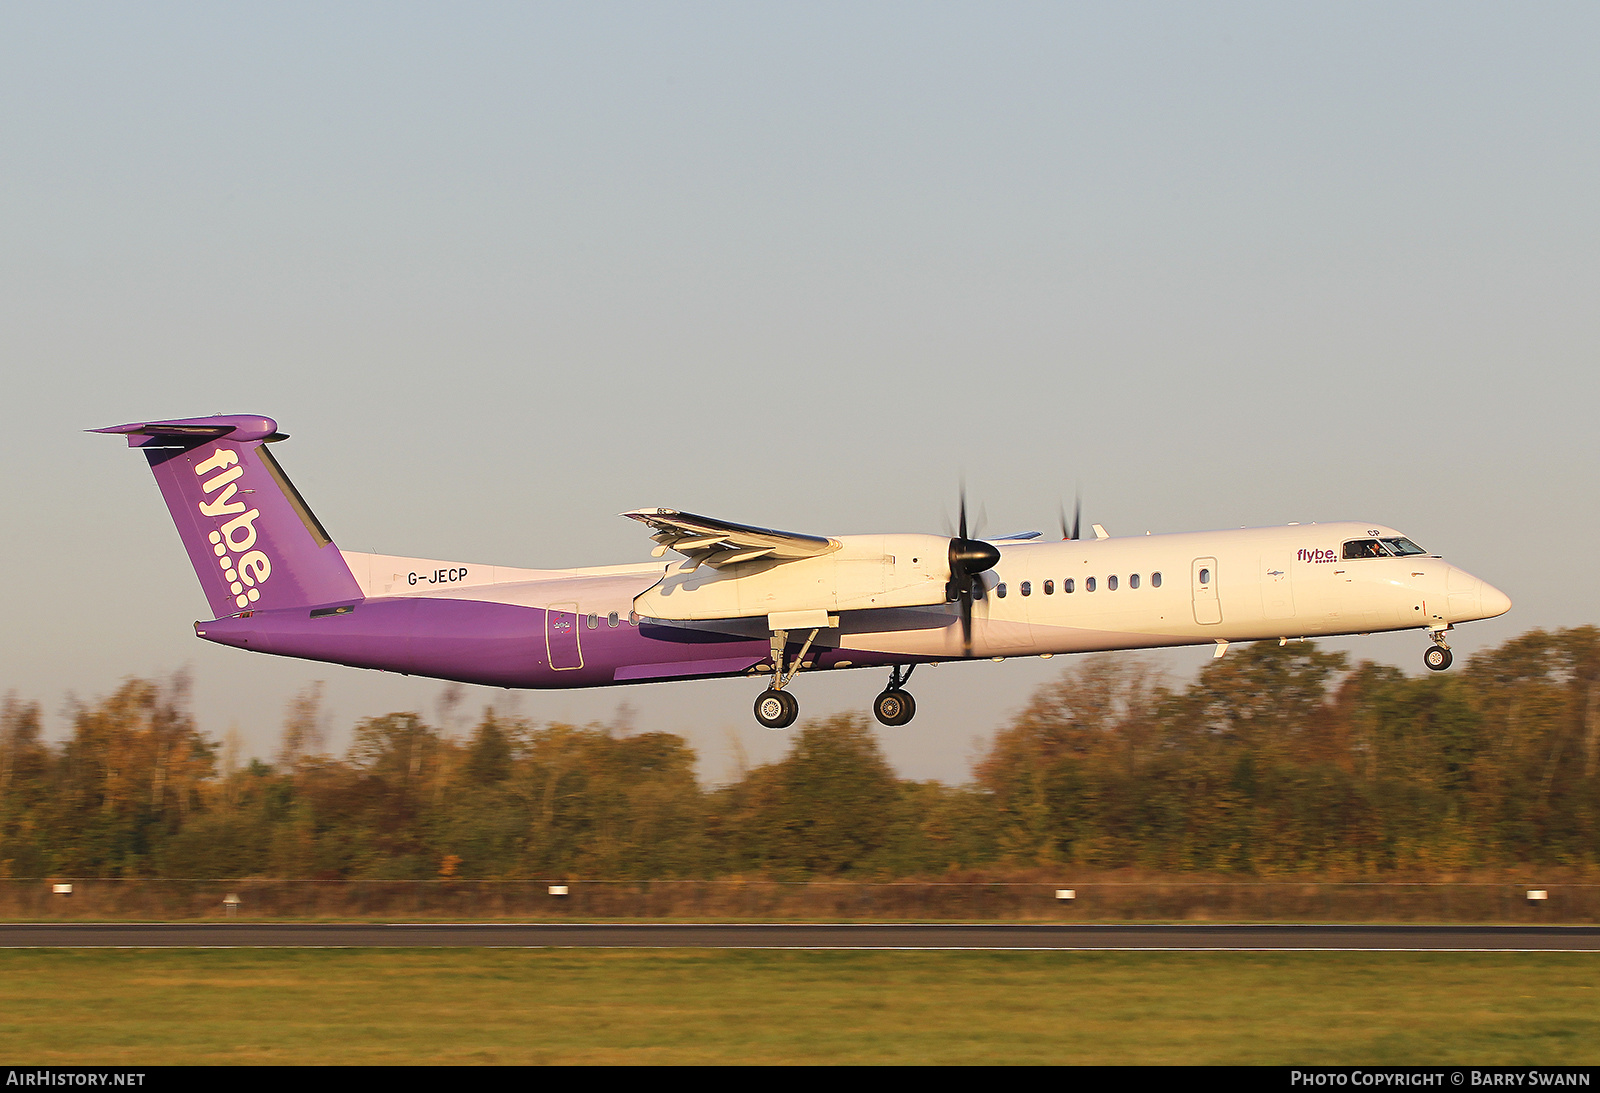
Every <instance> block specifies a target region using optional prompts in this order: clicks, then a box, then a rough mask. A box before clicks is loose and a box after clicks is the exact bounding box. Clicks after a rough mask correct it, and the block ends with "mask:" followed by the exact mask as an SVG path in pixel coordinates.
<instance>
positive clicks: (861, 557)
mask: <svg viewBox="0 0 1600 1093" xmlns="http://www.w3.org/2000/svg"><path fill="white" fill-rule="evenodd" d="M834 538H835V540H836V541H837V542H838V543H839V549H838V550H835V551H832V552H830V553H828V554H822V555H818V556H817V557H814V558H798V559H795V560H793V561H772V560H770V559H757V560H756V561H752V562H744V563H742V564H739V565H733V566H727V567H725V568H723V569H713V568H711V567H709V566H701V567H700V568H698V569H696V570H694V571H692V572H689V573H683V572H679V571H677V570H672V571H669V572H668V573H667V575H666V576H665V577H663V578H662V579H661V581H660V582H659V583H657V584H656V585H655V586H654V587H652V588H650V589H649V590H647V591H645V592H643V593H640V594H639V595H638V596H637V597H636V598H635V599H634V601H633V609H634V610H635V611H636V612H638V613H639V614H640V615H642V616H644V617H646V618H653V619H679V620H685V621H689V620H704V619H735V618H748V617H751V616H764V615H774V614H783V613H788V612H794V611H830V612H833V611H866V610H870V609H873V608H882V607H922V606H926V605H929V604H940V603H944V602H945V599H946V585H947V583H948V582H949V580H950V563H949V559H948V553H949V547H950V540H949V539H946V538H943V537H941V536H938V535H838V536H834Z"/></svg>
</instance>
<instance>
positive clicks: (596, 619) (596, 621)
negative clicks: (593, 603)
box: [589, 615, 600, 630]
mask: <svg viewBox="0 0 1600 1093" xmlns="http://www.w3.org/2000/svg"><path fill="white" fill-rule="evenodd" d="M599 625H600V616H599V615H590V616H589V629H591V630H593V629H594V628H595V627H596V626H599Z"/></svg>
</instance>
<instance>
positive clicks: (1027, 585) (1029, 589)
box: [1022, 581, 1033, 596]
mask: <svg viewBox="0 0 1600 1093" xmlns="http://www.w3.org/2000/svg"><path fill="white" fill-rule="evenodd" d="M1022 594H1023V595H1024V596H1031V595H1033V582H1032V581H1023V582H1022Z"/></svg>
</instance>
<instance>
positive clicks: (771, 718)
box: [756, 630, 818, 729]
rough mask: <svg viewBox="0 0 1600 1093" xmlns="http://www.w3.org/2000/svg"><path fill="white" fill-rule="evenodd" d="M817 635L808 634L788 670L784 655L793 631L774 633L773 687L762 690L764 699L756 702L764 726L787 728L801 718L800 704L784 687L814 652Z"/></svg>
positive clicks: (777, 631) (761, 697)
mask: <svg viewBox="0 0 1600 1093" xmlns="http://www.w3.org/2000/svg"><path fill="white" fill-rule="evenodd" d="M817 633H818V631H816V630H813V631H811V633H810V634H807V635H806V640H805V643H804V644H803V645H801V646H800V654H799V655H798V656H796V657H795V658H794V660H793V661H791V662H790V664H789V666H788V668H785V667H784V665H783V660H784V657H783V654H784V652H785V647H786V646H787V645H788V644H789V631H787V630H774V631H773V632H772V686H770V687H768V688H767V689H766V690H764V691H762V692H761V695H760V697H759V698H757V699H756V720H757V721H759V722H760V723H761V724H762V725H763V726H764V727H766V728H769V729H787V728H788V727H789V726H790V725H793V724H794V719H795V718H797V717H799V716H800V703H799V701H798V700H797V699H796V698H795V697H794V695H792V694H790V693H789V692H788V691H786V690H784V688H785V687H787V686H788V685H789V682H790V680H792V679H794V677H795V673H796V672H798V671H800V668H801V666H802V665H803V664H804V663H805V659H806V654H807V653H809V652H810V651H811V643H812V642H814V641H816V640H817Z"/></svg>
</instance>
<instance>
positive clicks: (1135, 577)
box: [1128, 573, 1139, 588]
mask: <svg viewBox="0 0 1600 1093" xmlns="http://www.w3.org/2000/svg"><path fill="white" fill-rule="evenodd" d="M1128 587H1129V588H1138V587H1139V574H1137V573H1131V574H1129V575H1128Z"/></svg>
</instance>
